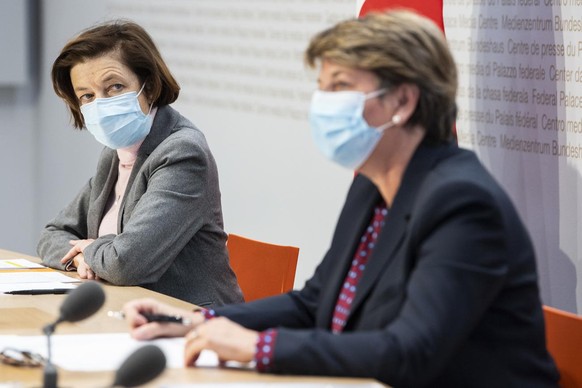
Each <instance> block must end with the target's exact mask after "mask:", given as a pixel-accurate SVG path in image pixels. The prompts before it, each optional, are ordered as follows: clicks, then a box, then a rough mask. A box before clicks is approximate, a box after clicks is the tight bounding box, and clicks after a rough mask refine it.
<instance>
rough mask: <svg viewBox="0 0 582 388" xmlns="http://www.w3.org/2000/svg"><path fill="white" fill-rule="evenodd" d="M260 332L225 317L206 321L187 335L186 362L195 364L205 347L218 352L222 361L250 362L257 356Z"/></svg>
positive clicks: (186, 363)
mask: <svg viewBox="0 0 582 388" xmlns="http://www.w3.org/2000/svg"><path fill="white" fill-rule="evenodd" d="M258 339H259V333H258V332H256V331H253V330H249V329H246V328H244V327H242V326H241V325H239V324H237V323H234V322H232V321H231V320H229V319H227V318H224V317H217V318H214V319H211V320H208V321H206V322H204V323H203V324H201V325H199V326H198V327H197V328H195V329H194V330H192V331H190V332H189V333H188V335H187V336H186V346H185V349H184V363H185V365H186V366H190V365H194V364H195V363H196V360H197V359H198V356H199V355H200V352H202V350H203V349H210V350H213V351H215V352H216V354H217V355H218V358H219V359H220V360H221V361H238V362H249V361H252V360H253V358H254V357H255V350H256V346H257V341H258Z"/></svg>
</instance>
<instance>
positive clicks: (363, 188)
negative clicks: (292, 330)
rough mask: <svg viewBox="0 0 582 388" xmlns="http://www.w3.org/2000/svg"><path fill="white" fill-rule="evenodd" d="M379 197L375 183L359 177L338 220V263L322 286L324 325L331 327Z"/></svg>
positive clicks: (321, 319) (335, 248) (335, 245)
mask: <svg viewBox="0 0 582 388" xmlns="http://www.w3.org/2000/svg"><path fill="white" fill-rule="evenodd" d="M379 200H380V194H379V193H378V191H377V190H376V186H374V184H373V183H372V182H371V181H369V180H368V179H367V178H366V177H364V176H362V175H358V176H356V178H355V179H354V182H353V184H352V187H351V189H350V192H349V193H348V196H347V200H346V204H345V206H344V209H343V211H342V213H341V215H340V218H339V220H338V226H337V231H336V234H335V236H334V241H333V243H332V248H331V249H330V251H329V253H328V254H330V255H333V257H332V258H331V260H333V261H334V263H335V265H334V266H332V272H331V273H330V274H329V278H328V281H327V282H326V285H325V287H323V288H322V297H321V302H320V308H319V312H318V318H319V319H318V321H319V322H320V324H321V326H322V327H326V328H329V325H330V324H331V318H332V316H333V312H334V308H335V305H336V302H337V298H338V295H339V290H340V289H341V287H342V285H343V282H344V280H345V277H346V274H347V272H348V269H349V268H350V266H351V263H352V258H353V255H354V253H355V252H356V248H357V245H358V243H359V242H360V237H361V236H362V234H363V233H364V230H365V228H366V227H367V226H368V223H369V222H370V217H371V215H372V209H373V208H374V206H375V205H376V204H377V203H378V201H379Z"/></svg>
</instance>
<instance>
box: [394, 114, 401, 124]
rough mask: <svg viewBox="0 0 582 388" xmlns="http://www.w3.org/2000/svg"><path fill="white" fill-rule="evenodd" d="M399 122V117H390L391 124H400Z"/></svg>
mask: <svg viewBox="0 0 582 388" xmlns="http://www.w3.org/2000/svg"><path fill="white" fill-rule="evenodd" d="M400 120H401V119H400V116H399V115H394V116H392V122H393V123H394V124H400Z"/></svg>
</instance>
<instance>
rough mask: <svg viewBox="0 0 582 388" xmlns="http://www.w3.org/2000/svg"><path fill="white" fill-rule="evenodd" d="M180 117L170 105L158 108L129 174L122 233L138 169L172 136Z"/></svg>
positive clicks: (120, 224)
mask: <svg viewBox="0 0 582 388" xmlns="http://www.w3.org/2000/svg"><path fill="white" fill-rule="evenodd" d="M179 118H180V114H179V113H178V112H177V111H175V110H174V109H172V108H171V107H170V106H167V105H166V106H162V107H159V108H158V111H157V112H156V116H155V118H154V122H153V124H152V128H151V130H150V133H149V134H148V135H147V137H146V138H145V139H144V141H143V143H142V145H141V147H139V151H138V154H137V159H136V160H135V163H134V165H133V168H132V169H131V174H130V175H129V179H128V181H127V187H126V188H125V193H124V194H123V200H122V201H121V205H120V207H119V216H118V217H117V230H118V231H119V232H120V233H121V232H122V231H123V225H124V210H125V204H126V202H127V199H128V196H129V192H130V190H131V186H132V185H133V181H134V180H135V177H136V176H137V173H138V171H139V170H140V169H141V167H142V166H143V164H144V163H145V161H146V160H147V158H148V157H149V156H150V155H151V153H152V152H153V151H154V150H155V149H156V147H157V146H158V145H160V143H161V142H162V141H164V140H165V139H166V138H167V137H168V136H170V134H171V133H172V129H173V128H174V127H175V126H176V123H177V122H178V119H179Z"/></svg>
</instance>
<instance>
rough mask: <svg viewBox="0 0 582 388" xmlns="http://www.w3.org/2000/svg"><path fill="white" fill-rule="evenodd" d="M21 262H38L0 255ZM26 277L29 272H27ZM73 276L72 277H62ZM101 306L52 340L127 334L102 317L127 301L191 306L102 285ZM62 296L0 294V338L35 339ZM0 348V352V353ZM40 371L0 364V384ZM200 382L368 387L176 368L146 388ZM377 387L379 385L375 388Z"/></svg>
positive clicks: (94, 381)
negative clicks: (150, 300)
mask: <svg viewBox="0 0 582 388" xmlns="http://www.w3.org/2000/svg"><path fill="white" fill-rule="evenodd" d="M13 258H26V259H29V260H32V261H35V262H39V260H38V258H35V257H31V256H26V255H22V254H18V253H15V252H11V251H6V250H2V249H0V259H13ZM27 271H31V270H27ZM63 273H65V274H67V275H69V276H75V275H76V273H66V272H63ZM103 286H104V290H105V294H106V301H105V305H104V306H103V307H102V308H101V309H100V310H99V311H98V312H97V313H96V314H95V315H93V316H92V317H90V318H88V319H86V320H84V321H81V322H77V323H63V324H61V325H59V326H58V328H57V330H56V333H55V334H81V333H84V334H89V333H120V332H127V330H128V328H127V325H126V323H125V322H124V321H118V320H115V319H111V318H109V317H107V311H110V310H111V311H117V310H120V309H121V307H122V306H123V305H124V304H125V303H126V302H128V301H130V300H133V299H136V298H144V297H151V298H155V299H157V300H160V301H162V302H165V303H168V304H171V305H173V306H176V307H181V308H187V309H191V308H193V307H194V305H192V304H190V303H187V302H184V301H181V300H179V299H175V298H172V297H169V296H166V295H162V294H159V293H156V292H153V291H150V290H147V289H145V288H141V287H117V286H111V285H107V284H103ZM65 297H66V295H34V296H31V295H5V294H0V334H3V335H6V334H19V335H41V334H42V331H41V330H42V327H43V326H44V325H46V324H47V323H50V322H53V321H54V320H55V319H56V318H57V316H58V311H59V307H60V305H61V303H62V301H63V300H64V298H65ZM2 347H3V346H2V344H0V348H2ZM0 350H1V349H0ZM42 372H43V370H42V368H23V367H13V366H7V365H3V364H0V383H6V382H18V383H19V384H21V386H23V387H39V386H42ZM113 375H114V371H110V372H73V371H67V370H59V386H63V387H83V386H92V387H97V386H108V385H110V384H111V382H112V381H113ZM202 382H262V383H267V382H272V383H277V382H287V383H290V382H294V383H300V382H304V383H327V384H329V386H330V387H332V386H333V384H337V385H338V386H342V385H343V384H366V385H368V384H369V385H370V386H372V384H373V383H374V380H371V379H345V378H324V377H307V376H306V377H302V376H293V377H291V376H277V375H267V374H259V373H256V372H253V371H242V370H231V369H224V368H180V369H166V370H165V371H164V373H163V374H162V375H161V376H160V377H158V378H157V379H155V380H154V381H153V382H151V383H150V384H149V385H147V386H150V387H158V386H160V385H163V384H170V383H173V384H178V383H202ZM377 386H378V387H381V386H382V385H380V384H378V385H377Z"/></svg>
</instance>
